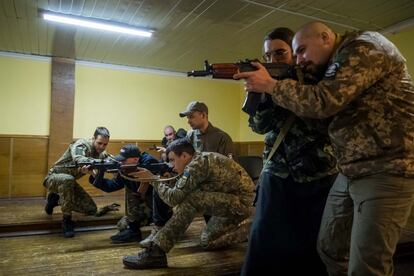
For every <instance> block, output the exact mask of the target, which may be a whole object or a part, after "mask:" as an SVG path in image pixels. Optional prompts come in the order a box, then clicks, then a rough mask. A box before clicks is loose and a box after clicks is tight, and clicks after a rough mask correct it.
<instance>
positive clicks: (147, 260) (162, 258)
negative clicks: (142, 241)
mask: <svg viewBox="0 0 414 276" xmlns="http://www.w3.org/2000/svg"><path fill="white" fill-rule="evenodd" d="M122 262H123V263H124V265H125V266H126V267H127V268H133V269H145V268H163V267H167V266H168V263H167V254H165V252H164V251H163V250H162V249H161V248H160V247H159V246H158V245H156V244H155V243H151V245H150V247H149V248H145V249H144V250H142V251H140V252H138V254H137V255H135V256H125V257H124V259H123V260H122Z"/></svg>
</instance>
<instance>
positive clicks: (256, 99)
mask: <svg viewBox="0 0 414 276" xmlns="http://www.w3.org/2000/svg"><path fill="white" fill-rule="evenodd" d="M252 61H257V60H249V59H246V60H245V61H239V62H236V63H213V64H209V63H208V61H207V60H206V61H204V70H200V71H194V70H193V71H191V72H187V76H188V77H191V76H192V77H205V76H210V75H211V76H212V77H213V78H214V79H233V75H234V74H237V73H241V72H250V71H256V70H257V68H256V67H254V66H253V65H252V64H251V62H252ZM262 65H263V66H264V67H265V68H266V70H267V71H268V72H269V74H270V76H272V78H274V79H277V80H282V79H288V78H289V79H292V78H293V79H296V71H295V70H294V68H293V67H292V66H290V65H288V64H285V63H262ZM269 97H270V96H269V95H267V94H265V93H262V94H259V93H254V92H248V93H247V97H246V99H245V101H244V104H243V107H242V110H243V111H244V112H246V113H247V114H249V115H251V116H254V114H255V113H256V111H257V109H258V107H259V105H260V104H261V103H264V102H265V101H266V100H269Z"/></svg>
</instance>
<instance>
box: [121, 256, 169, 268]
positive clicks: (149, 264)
mask: <svg viewBox="0 0 414 276" xmlns="http://www.w3.org/2000/svg"><path fill="white" fill-rule="evenodd" d="M122 262H123V263H124V266H125V267H127V268H133V269H151V268H165V267H168V263H167V259H166V257H160V258H154V257H153V258H152V259H151V261H148V260H146V261H142V260H140V259H138V256H126V257H124V258H123V259H122Z"/></svg>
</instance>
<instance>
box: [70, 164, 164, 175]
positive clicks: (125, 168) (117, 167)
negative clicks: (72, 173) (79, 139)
mask: <svg viewBox="0 0 414 276" xmlns="http://www.w3.org/2000/svg"><path fill="white" fill-rule="evenodd" d="M83 166H89V169H90V170H95V169H96V170H98V171H100V172H108V173H116V172H122V173H131V172H134V171H137V170H139V169H147V170H149V171H150V172H151V173H152V174H155V175H161V176H162V175H164V174H165V173H166V172H172V168H171V167H170V166H169V165H168V163H150V164H145V165H143V164H128V165H122V163H121V162H118V161H105V160H102V161H93V162H78V163H75V164H71V165H65V166H63V167H64V168H70V169H73V168H81V167H83Z"/></svg>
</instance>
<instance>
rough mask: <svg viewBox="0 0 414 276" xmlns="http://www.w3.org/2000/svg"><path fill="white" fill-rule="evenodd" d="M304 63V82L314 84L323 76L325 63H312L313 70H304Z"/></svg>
mask: <svg viewBox="0 0 414 276" xmlns="http://www.w3.org/2000/svg"><path fill="white" fill-rule="evenodd" d="M306 67H307V66H306V65H305V66H304V68H303V72H304V77H305V83H307V84H316V83H318V82H319V81H321V80H322V79H323V77H324V76H325V71H326V68H327V66H326V65H314V67H313V68H312V69H313V70H306Z"/></svg>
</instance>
